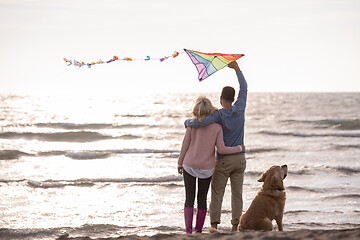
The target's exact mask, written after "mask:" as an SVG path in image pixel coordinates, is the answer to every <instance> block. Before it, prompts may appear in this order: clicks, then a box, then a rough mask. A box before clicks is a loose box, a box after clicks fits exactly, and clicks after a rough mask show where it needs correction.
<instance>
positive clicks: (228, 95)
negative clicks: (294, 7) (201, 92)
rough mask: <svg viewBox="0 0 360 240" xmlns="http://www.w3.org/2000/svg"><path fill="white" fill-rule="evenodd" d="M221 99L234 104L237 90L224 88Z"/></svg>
mask: <svg viewBox="0 0 360 240" xmlns="http://www.w3.org/2000/svg"><path fill="white" fill-rule="evenodd" d="M221 97H222V98H223V99H225V100H227V101H230V102H233V101H234V97H235V89H234V88H233V87H229V86H226V87H224V88H223V90H222V92H221Z"/></svg>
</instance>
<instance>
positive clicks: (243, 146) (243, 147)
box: [240, 144, 245, 152]
mask: <svg viewBox="0 0 360 240" xmlns="http://www.w3.org/2000/svg"><path fill="white" fill-rule="evenodd" d="M240 146H241V148H242V151H241V152H245V145H244V144H241V145H240Z"/></svg>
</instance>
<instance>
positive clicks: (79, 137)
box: [0, 131, 114, 142]
mask: <svg viewBox="0 0 360 240" xmlns="http://www.w3.org/2000/svg"><path fill="white" fill-rule="evenodd" d="M0 138H3V139H18V138H23V139H28V140H33V139H35V140H40V141H49V142H93V141H100V140H107V139H111V138H114V137H112V136H108V135H104V134H101V133H98V132H90V131H77V132H56V133H33V132H22V133H19V132H2V133H0Z"/></svg>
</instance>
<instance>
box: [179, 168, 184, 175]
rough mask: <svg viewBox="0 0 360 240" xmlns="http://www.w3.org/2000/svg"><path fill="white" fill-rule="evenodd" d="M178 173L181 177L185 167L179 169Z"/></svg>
mask: <svg viewBox="0 0 360 240" xmlns="http://www.w3.org/2000/svg"><path fill="white" fill-rule="evenodd" d="M178 173H179V174H180V175H181V174H183V167H178Z"/></svg>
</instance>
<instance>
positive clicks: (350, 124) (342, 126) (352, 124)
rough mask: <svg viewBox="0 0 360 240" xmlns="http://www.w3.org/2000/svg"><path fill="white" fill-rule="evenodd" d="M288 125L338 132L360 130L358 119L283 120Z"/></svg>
mask: <svg viewBox="0 0 360 240" xmlns="http://www.w3.org/2000/svg"><path fill="white" fill-rule="evenodd" d="M282 122H284V123H289V124H300V125H303V124H310V125H313V126H314V127H315V128H331V129H338V130H360V119H323V120H315V121H309V120H305V121H303V120H285V121H282Z"/></svg>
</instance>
